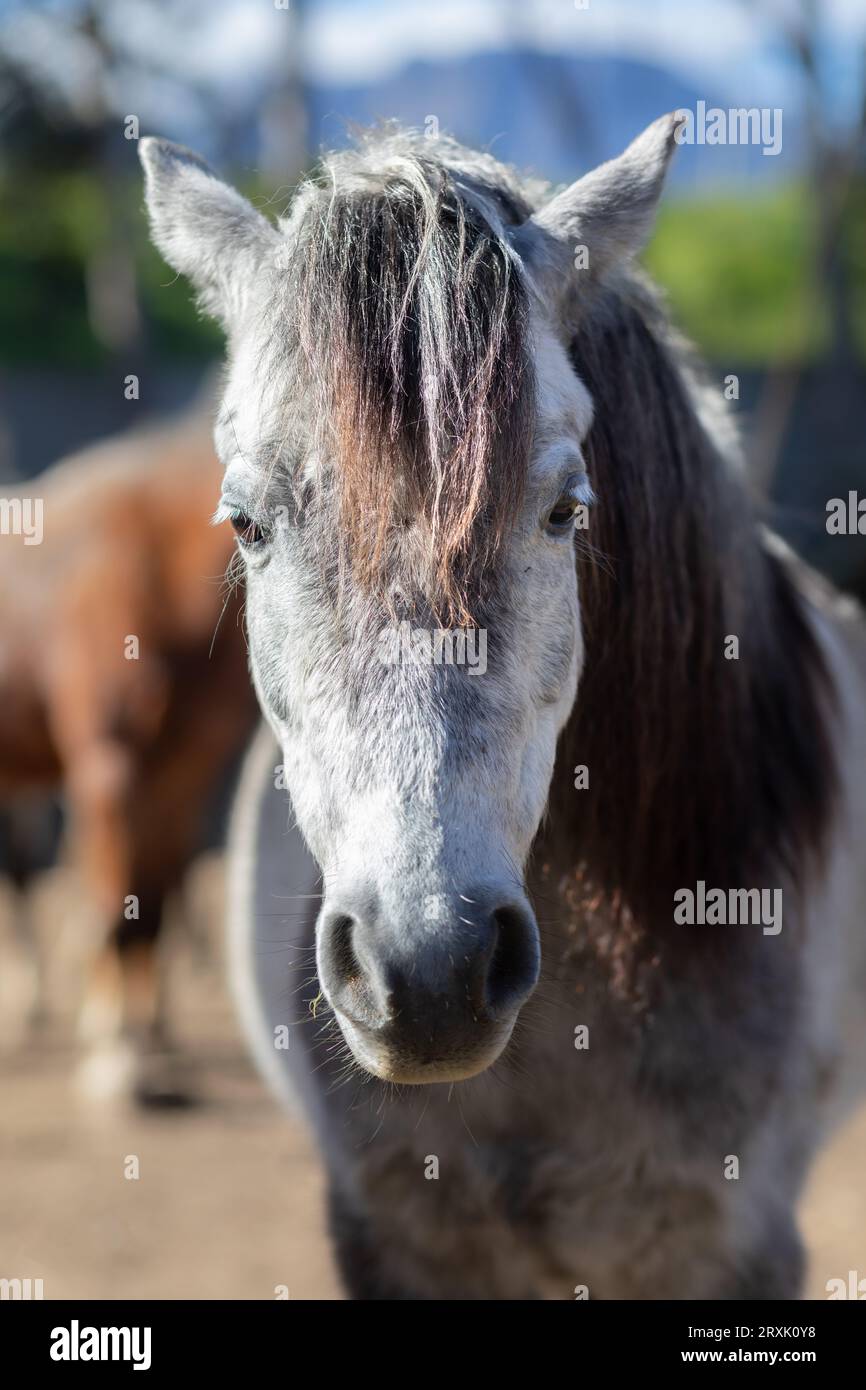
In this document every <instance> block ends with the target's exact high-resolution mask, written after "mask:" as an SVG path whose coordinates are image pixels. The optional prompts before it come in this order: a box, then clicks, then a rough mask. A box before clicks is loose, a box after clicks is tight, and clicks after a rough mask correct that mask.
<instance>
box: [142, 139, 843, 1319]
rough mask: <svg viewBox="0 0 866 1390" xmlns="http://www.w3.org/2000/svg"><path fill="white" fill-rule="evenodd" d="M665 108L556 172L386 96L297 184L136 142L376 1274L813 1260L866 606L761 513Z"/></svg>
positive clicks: (739, 1285) (344, 1158)
mask: <svg viewBox="0 0 866 1390" xmlns="http://www.w3.org/2000/svg"><path fill="white" fill-rule="evenodd" d="M677 130H678V127H677V121H676V118H675V117H665V118H663V119H661V120H659V121H657V122H655V123H654V124H653V125H652V126H650V128H649V129H648V130H647V131H646V132H645V133H644V134H643V135H642V136H640V138H639V139H638V140H636V141H635V142H634V144H632V145H631V146H630V147H629V149H628V150H626V152H625V153H624V154H623V155H622V156H621V157H620V158H618V159H615V160H613V161H611V162H610V163H608V164H605V165H602V166H601V167H600V168H598V169H596V170H595V171H593V172H592V173H590V174H588V175H587V176H586V177H584V178H582V179H581V180H579V181H578V182H577V183H575V184H574V185H573V186H571V187H570V188H567V189H565V190H564V191H563V192H559V193H557V194H556V195H555V196H552V195H551V193H550V191H549V190H548V189H546V188H544V187H542V186H540V185H535V184H529V183H526V182H521V181H519V180H518V179H517V178H516V177H515V175H514V174H513V173H512V172H511V171H509V170H508V169H506V168H504V167H503V166H502V165H501V164H499V163H497V162H496V161H495V160H494V159H492V158H491V157H490V156H489V155H485V154H478V153H474V152H472V151H469V150H466V149H464V148H462V147H460V146H459V145H457V144H456V143H454V142H452V141H450V140H447V139H429V138H425V137H422V136H420V135H415V134H412V133H409V132H405V131H401V130H399V129H395V128H393V127H386V128H384V129H382V130H380V131H377V132H374V133H372V134H370V135H369V136H367V137H364V138H362V139H361V140H360V141H359V143H358V145H357V147H356V148H354V149H352V150H351V151H349V152H344V153H339V154H333V155H330V156H329V157H327V158H326V159H325V160H324V161H323V162H322V164H321V167H320V168H319V170H318V172H317V173H316V174H315V175H314V176H313V177H312V178H310V179H309V180H307V181H306V182H304V183H303V184H302V185H301V187H300V188H299V190H298V191H297V193H296V195H295V196H294V198H293V200H292V204H291V207H290V209H289V211H288V214H287V216H286V217H285V218H284V219H282V220H281V221H280V222H279V224H278V225H274V224H272V223H271V222H270V221H268V220H267V219H265V218H264V217H263V216H262V215H261V214H260V213H259V212H258V211H256V210H255V209H254V208H253V207H251V206H250V204H249V203H248V202H247V201H245V200H244V199H243V198H242V197H241V196H240V195H239V194H238V193H237V192H235V191H234V190H233V189H231V188H229V187H227V186H226V185H225V184H223V183H222V182H220V181H219V180H218V179H217V178H216V177H215V175H214V174H213V173H212V172H211V171H210V170H209V169H208V168H207V166H206V165H204V164H203V163H202V162H201V161H200V160H199V159H198V158H197V157H196V156H194V155H192V154H190V153H189V152H188V151H186V150H183V149H181V148H179V147H177V146H175V145H171V144H168V143H166V142H163V141H160V140H154V139H149V140H145V141H142V144H141V155H142V159H143V163H144V166H145V170H146V175H147V199H148V206H149V212H150V218H151V223H152V230H153V236H154V239H155V241H156V244H157V246H158V247H159V248H160V249H161V251H162V252H163V254H164V255H165V257H166V259H167V260H168V261H169V263H170V264H171V265H172V266H173V267H174V268H175V269H176V270H177V271H179V272H181V273H183V274H184V275H187V276H188V277H189V278H190V279H191V281H192V282H193V284H194V286H195V288H196V290H197V292H198V295H199V298H200V301H201V303H202V305H203V306H204V308H205V309H206V310H207V311H208V312H210V313H212V314H214V315H216V316H217V317H218V318H219V319H220V320H221V322H222V324H223V325H224V327H225V330H226V333H227V338H228V345H229V346H228V354H229V361H228V371H227V376H226V385H225V393H224V400H223V405H222V409H221V411H220V415H219V419H218V421H217V426H216V440H217V446H218V450H219V453H220V455H221V457H222V460H223V462H224V464H225V482H224V488H223V499H222V504H221V508H220V512H219V513H218V515H219V516H220V517H222V518H225V519H227V520H230V521H231V523H232V524H233V525H234V527H235V530H236V532H237V537H238V547H239V550H240V553H241V555H242V556H243V565H244V569H245V571H246V588H247V623H248V629H249V643H250V652H251V664H252V672H253V679H254V681H255V685H256V689H257V692H258V696H259V700H260V702H261V706H262V709H263V711H264V713H265V716H266V720H267V723H268V725H269V726H270V729H269V731H267V732H265V733H263V734H262V735H261V736H260V739H259V742H258V743H257V745H256V746H255V748H254V750H253V752H252V753H251V755H250V759H249V761H248V766H247V772H246V776H245V781H244V785H243V787H242V790H241V794H240V800H239V804H238V809H237V813H236V822H235V837H234V838H235V850H234V880H233V887H232V904H231V921H232V928H231V931H232V938H231V940H232V974H233V978H234V982H235V988H236V993H237V996H238V998H239V1001H240V1006H241V1011H242V1015H243V1017H244V1020H245V1023H246V1026H247V1028H248V1031H249V1035H250V1038H251V1041H252V1045H253V1047H254V1049H255V1051H256V1053H257V1055H258V1057H259V1060H260V1062H261V1064H262V1066H263V1068H264V1069H265V1071H266V1073H267V1074H268V1075H269V1077H270V1078H271V1079H272V1081H273V1083H274V1085H275V1086H276V1087H277V1088H278V1090H279V1091H280V1092H281V1093H282V1094H283V1095H284V1096H286V1097H287V1098H289V1097H294V1098H296V1099H297V1098H300V1099H301V1101H302V1102H303V1108H304V1109H305V1111H306V1113H307V1115H308V1117H309V1119H310V1120H311V1123H312V1125H313V1128H314V1130H315V1133H316V1135H317V1138H318V1141H319V1144H320V1146H321V1149H322V1153H323V1156H324V1160H325V1163H326V1165H327V1171H328V1178H329V1191H330V1214H331V1226H332V1232H333V1236H334V1240H335V1243H336V1250H337V1256H338V1260H339V1264H340V1268H341V1271H342V1274H343V1277H344V1280H345V1284H346V1286H347V1289H348V1291H349V1292H350V1294H352V1295H353V1296H355V1297H359V1298H389V1299H390V1298H434V1299H439V1298H457V1299H473V1298H502V1299H510V1298H520V1299H522V1298H538V1297H554V1298H574V1297H586V1296H589V1297H592V1298H650V1299H653V1298H780V1297H781V1298H790V1297H795V1296H796V1295H797V1293H798V1290H799V1288H800V1283H801V1273H802V1263H803V1260H802V1253H801V1246H800V1241H799V1237H798V1234H797V1229H796V1223H795V1219H794V1207H795V1201H796V1197H797V1194H798V1191H799V1189H800V1186H801V1183H802V1180H803V1177H804V1173H805V1170H806V1167H807V1163H808V1159H809V1156H810V1154H811V1152H812V1150H813V1149H814V1147H815V1145H816V1143H817V1140H818V1137H819V1134H820V1128H821V1124H822V1115H823V1113H824V1111H825V1109H826V1104H825V1102H826V1098H827V1097H828V1095H829V1094H830V1093H831V1091H832V1089H833V1087H832V1083H833V1081H834V1076H835V1073H836V1072H837V1070H838V1059H839V1054H840V1045H839V1038H840V1035H841V1031H842V1027H843V1024H844V998H843V990H842V986H843V983H844V982H845V980H846V978H850V977H851V972H852V971H853V970H854V968H855V967H854V966H853V965H852V963H851V962H852V958H851V956H850V955H849V950H850V948H851V947H852V945H855V944H857V943H858V941H859V945H860V956H862V953H863V952H862V946H863V936H864V933H863V931H862V903H863V901H864V897H863V894H864V886H866V885H864V881H863V864H864V861H866V856H864V854H863V841H862V828H863V827H864V825H866V800H864V797H866V779H864V777H863V772H864V769H866V699H864V696H866V633H864V625H863V623H862V621H861V618H860V616H859V613H858V612H857V611H856V610H854V609H852V608H850V607H849V608H845V607H844V606H843V605H842V603H841V601H840V600H838V599H837V598H836V597H835V596H834V595H833V594H832V593H829V592H827V591H826V590H825V589H824V588H823V586H822V585H820V584H819V582H818V581H817V580H816V579H815V578H814V577H813V576H811V575H809V574H807V573H806V572H805V571H804V570H803V568H802V567H801V566H799V565H798V564H797V563H796V562H795V561H794V560H793V559H792V557H791V556H790V555H788V554H787V553H786V552H785V551H784V550H783V549H782V547H781V546H780V544H779V543H778V542H777V541H776V540H775V539H774V538H773V537H772V536H770V535H768V534H766V533H765V532H764V531H763V530H762V528H761V527H760V526H759V524H758V523H757V521H756V520H755V518H754V516H753V512H752V509H751V506H750V503H749V500H748V498H747V494H746V490H745V488H744V485H743V482H742V480H741V478H740V476H739V468H738V463H737V457H736V441H735V438H734V434H733V431H732V429H731V427H730V425H729V422H728V421H727V419H726V418H725V415H724V406H723V403H720V402H719V395H720V392H719V391H718V390H715V391H711V390H709V389H708V388H707V386H706V385H702V384H700V381H699V377H698V374H697V373H696V370H695V368H694V366H693V365H692V363H691V361H690V359H689V358H688V356H687V354H686V352H685V351H684V348H683V346H682V344H681V343H680V342H679V341H678V340H677V339H676V338H675V337H674V335H673V334H672V332H671V330H670V328H669V327H668V325H667V323H666V320H665V316H664V314H663V312H662V310H661V308H660V306H659V304H658V301H657V298H656V296H655V294H654V293H653V290H652V288H651V286H649V285H648V284H647V282H646V280H645V278H644V277H643V276H642V275H641V274H640V273H639V271H638V270H637V269H636V268H635V267H634V265H633V264H632V261H633V257H634V255H635V253H636V252H637V251H638V250H639V249H640V248H641V246H642V245H643V243H644V241H645V239H646V237H647V236H648V234H649V230H650V226H651V222H652V217H653V213H654V209H655V206H656V203H657V201H658V199H659V196H660V193H661V189H662V185H663V182H664V176H665V171H666V168H667V165H668V162H669V159H670V156H671V154H672V152H673V148H674V145H675V143H676V137H677ZM213 698H214V699H215V700H218V699H219V691H218V690H214V692H213ZM286 789H287V790H288V793H289V797H290V801H289V799H288V798H287V795H286ZM295 825H297V827H298V829H295ZM298 832H300V834H299V833H298ZM301 836H302V837H303V839H301ZM858 837H859V843H858ZM307 847H308V848H307ZM858 968H859V967H858Z"/></svg>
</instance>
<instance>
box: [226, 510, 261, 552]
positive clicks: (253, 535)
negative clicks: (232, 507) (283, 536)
mask: <svg viewBox="0 0 866 1390" xmlns="http://www.w3.org/2000/svg"><path fill="white" fill-rule="evenodd" d="M229 520H230V521H231V524H232V527H233V528H234V533H235V535H236V536H237V538H238V540H239V541H240V543H241V545H243V546H246V548H247V549H248V550H253V549H255V547H256V546H258V545H263V544H264V543H265V541H266V540H267V538H268V537H267V532H266V531H265V528H264V527H263V526H262V525H261V524H260V523H259V522H258V521H254V520H253V518H252V517H251V516H247V514H246V512H232V514H231V516H230V518H229Z"/></svg>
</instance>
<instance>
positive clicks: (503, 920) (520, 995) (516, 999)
mask: <svg viewBox="0 0 866 1390" xmlns="http://www.w3.org/2000/svg"><path fill="white" fill-rule="evenodd" d="M491 921H492V924H493V927H494V929H495V931H496V944H495V946H494V948H493V954H492V956H491V957H490V962H489V964H488V966H487V975H486V979H485V990H484V992H485V1001H486V1003H487V1007H488V1009H489V1010H490V1012H491V1013H492V1014H496V1013H503V1012H507V1011H510V1010H512V1009H515V1008H518V1007H519V1006H520V1005H521V1004H522V1003H523V1002H524V1000H525V999H526V996H527V995H528V994H529V992H530V991H531V990H532V989H533V987H534V985H535V983H536V980H537V978H538V964H539V960H538V942H537V938H536V932H535V925H534V922H533V920H532V919H531V918H530V916H529V914H528V913H527V912H526V911H525V910H524V909H522V908H520V907H517V906H515V905H508V906H506V907H498V908H496V909H495V911H494V912H493V914H492V917H491Z"/></svg>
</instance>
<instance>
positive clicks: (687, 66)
mask: <svg viewBox="0 0 866 1390" xmlns="http://www.w3.org/2000/svg"><path fill="white" fill-rule="evenodd" d="M292 4H293V6H294V8H295V10H296V11H297V13H302V14H303V15H304V20H305V25H304V36H303V50H302V61H303V67H304V70H305V72H306V73H307V75H308V77H309V78H310V79H311V80H312V81H314V82H319V83H324V84H326V85H338V86H354V85H356V84H369V83H373V84H375V82H376V81H377V80H380V79H381V78H382V77H384V76H387V75H388V74H390V73H392V72H394V71H396V70H399V69H400V68H401V67H403V66H404V65H405V64H406V63H407V62H410V61H412V60H413V59H418V58H425V59H428V60H436V59H439V60H442V61H443V62H444V61H447V60H448V59H449V58H459V57H463V56H465V55H466V54H468V53H472V52H477V51H479V50H483V51H491V50H492V51H497V50H499V51H501V50H507V49H509V48H514V47H522V48H533V49H536V50H539V51H541V52H549V53H569V52H573V53H575V54H579V55H582V56H584V57H589V56H591V55H593V54H618V55H620V56H623V57H630V58H638V59H641V60H642V61H644V62H648V63H652V64H655V65H657V66H660V67H663V68H666V69H667V70H669V71H671V72H674V73H676V74H680V75H683V76H687V77H688V78H689V80H690V82H691V83H692V84H693V85H697V86H700V85H701V84H703V83H705V84H706V86H707V90H708V91H712V92H714V93H720V94H723V95H724V96H725V97H727V100H728V101H729V103H730V104H731V105H755V104H757V105H761V106H785V107H790V106H796V105H798V104H799V102H800V100H801V84H800V80H799V75H798V71H797V67H796V63H795V61H794V59H793V57H792V56H791V53H790V51H789V49H788V48H787V47H786V45H785V43H784V42H783V40H782V39H781V36H780V29H779V27H778V25H776V24H773V23H772V22H771V21H770V19H769V18H768V16H770V15H774V14H777V15H785V14H786V13H787V14H790V13H796V12H797V11H798V9H799V5H798V3H797V0H589V3H588V7H587V8H586V9H578V8H577V7H576V5H575V0H304V3H303V4H302V5H300V4H298V0H292ZM76 7H77V0H47V3H45V0H42V3H40V0H27V3H26V4H21V3H16V0H0V33H2V34H3V36H4V37H5V38H7V40H9V41H11V42H12V43H16V42H18V43H20V42H24V43H25V44H27V45H28V46H29V48H30V50H31V51H33V50H36V51H37V52H38V54H39V60H40V62H42V63H43V64H44V65H45V66H46V67H51V66H53V67H54V68H55V69H56V73H57V79H58V81H60V82H61V83H62V82H64V81H67V82H68V81H72V80H74V79H75V74H76V64H86V55H84V54H83V53H79V54H77V55H76V54H74V53H70V52H69V51H68V49H67V48H66V46H65V45H58V44H56V42H55V43H52V39H54V40H56V37H57V26H56V23H55V22H54V21H53V20H52V19H51V18H50V15H51V13H52V11H54V12H56V11H67V12H69V11H73V10H75V8H76ZM175 9H176V10H177V11H178V12H179V13H182V12H184V11H185V12H186V15H187V21H186V23H184V24H181V25H179V26H178V27H177V29H176V34H177V41H172V40H171V38H169V40H168V41H167V38H166V34H167V29H166V23H167V21H166V15H167V14H168V15H171V14H172V12H173V11H174V10H175ZM819 9H820V13H821V22H822V26H823V32H824V35H825V44H824V47H823V50H822V78H823V86H824V92H825V100H826V104H827V108H828V112H829V114H830V115H831V117H832V119H833V120H835V121H838V122H839V123H840V124H842V125H844V124H846V123H848V122H849V121H851V120H853V119H854V118H855V116H856V112H857V109H858V103H859V101H860V99H861V98H860V93H861V90H862V75H863V62H864V51H866V0H819ZM108 13H109V14H110V17H111V23H112V25H113V26H115V27H116V29H117V31H118V33H122V36H123V38H124V41H125V42H126V43H128V44H129V45H130V46H131V47H132V49H133V50H134V51H136V52H141V53H142V54H149V55H150V56H151V57H152V58H153V59H154V60H155V62H156V63H157V64H161V65H163V67H164V70H165V75H166V78H167V79H172V80H173V82H174V87H175V93H174V98H173V101H174V102H175V103H180V104H181V105H182V103H183V99H182V95H179V94H178V88H182V86H183V83H184V81H186V82H187V83H188V82H191V81H198V82H202V83H204V84H205V85H213V86H214V87H216V88H218V89H219V90H220V91H223V92H225V94H226V100H227V101H229V102H232V101H236V102H237V103H239V104H243V103H244V102H249V101H251V100H252V101H254V100H255V93H256V90H257V85H258V86H259V87H261V86H262V85H263V84H266V83H267V81H268V80H270V81H273V80H275V78H276V77H277V76H278V75H279V73H280V72H281V71H282V70H284V69H285V66H286V64H287V61H288V54H289V52H290V50H291V49H292V48H293V47H296V39H295V37H294V35H295V30H294V24H293V20H294V15H293V14H292V13H289V14H288V15H287V14H286V12H285V11H282V10H277V9H276V6H275V4H274V0H200V3H198V4H196V5H194V6H191V5H189V4H187V5H186V6H184V5H183V4H181V5H179V6H177V7H173V6H171V5H167V6H157V5H154V4H153V3H146V2H145V3H143V2H142V0H112V3H111V5H110V8H109V10H108ZM189 16H192V19H191V21H190V19H189ZM10 23H11V30H10ZM22 36H23V38H22ZM61 49H63V50H65V51H61ZM125 80H127V81H129V82H131V80H132V79H131V78H126V79H125ZM169 99H170V94H169V92H168V91H166V100H167V101H168V100H169ZM118 100H119V101H120V104H121V105H124V100H123V97H122V96H121V95H119V96H118ZM177 115H178V117H180V116H181V111H180V110H178V111H177Z"/></svg>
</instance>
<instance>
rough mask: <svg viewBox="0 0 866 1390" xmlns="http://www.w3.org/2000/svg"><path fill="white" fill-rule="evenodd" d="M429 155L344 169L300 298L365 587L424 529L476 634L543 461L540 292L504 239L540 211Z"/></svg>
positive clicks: (448, 598)
mask: <svg viewBox="0 0 866 1390" xmlns="http://www.w3.org/2000/svg"><path fill="white" fill-rule="evenodd" d="M424 145H425V142H424V140H423V139H421V140H419V141H416V142H414V143H413V142H412V141H411V140H410V139H408V138H407V137H406V136H405V135H404V136H402V137H401V139H400V142H399V145H397V146H395V145H394V144H393V142H391V143H389V140H388V139H387V138H386V139H384V140H382V141H379V142H378V143H377V142H376V141H375V140H368V142H367V145H366V146H364V147H362V149H361V150H360V151H359V152H353V153H351V154H349V155H343V156H335V157H332V158H331V159H330V160H329V162H328V166H327V168H326V171H325V174H326V183H327V186H321V185H318V184H311V185H308V187H307V189H306V190H305V193H304V196H303V199H302V202H304V203H305V204H306V211H305V214H304V218H303V222H302V224H301V227H300V243H299V247H298V253H297V255H296V258H295V263H296V279H295V284H294V286H293V291H292V293H293V297H294V299H295V302H296V308H297V312H298V318H299V345H300V349H301V361H302V363H303V371H304V374H305V376H306V378H307V380H308V381H310V382H314V383H317V384H318V386H319V390H324V392H325V398H324V400H323V401H322V402H321V409H320V410H319V411H318V414H319V418H320V421H325V420H327V421H328V426H329V428H331V430H332V434H331V437H330V438H329V441H328V444H329V447H330V451H331V452H332V454H333V455H334V456H335V458H336V464H337V466H336V469H335V478H336V482H337V486H338V488H339V491H340V513H341V526H340V531H341V535H342V537H343V539H344V541H345V544H346V546H347V549H348V551H349V554H350V556H351V563H352V568H353V573H354V574H355V575H356V576H357V577H359V578H360V579H361V581H362V582H366V583H368V584H369V583H373V582H376V581H377V580H380V579H382V578H386V577H387V573H388V568H389V556H390V554H391V551H392V548H393V544H394V542H395V537H396V538H399V536H400V532H401V529H403V528H404V527H405V526H406V524H407V523H408V522H410V521H418V520H420V522H421V524H422V525H423V526H424V528H425V532H426V535H427V542H428V543H427V545H426V549H427V551H428V553H429V554H431V555H434V556H435V571H434V573H433V574H432V575H431V576H430V581H431V582H430V590H431V596H432V597H433V599H434V602H435V603H436V604H437V606H438V607H439V608H440V610H441V611H442V612H443V614H446V615H448V616H449V617H450V619H451V620H452V621H463V622H465V621H467V620H468V619H469V610H470V608H471V606H472V601H473V594H474V591H475V590H476V589H477V587H478V584H479V583H480V580H481V577H482V576H483V574H484V572H485V569H486V568H487V567H488V565H489V561H490V559H491V556H492V554H493V553H494V552H495V550H496V549H497V547H498V545H499V543H500V541H501V539H502V537H503V535H504V534H505V532H506V530H507V528H508V526H509V525H510V523H511V520H512V518H513V516H514V515H515V512H516V510H517V508H518V507H519V504H520V497H521V492H522V488H523V483H524V479H525V475H526V469H527V464H528V458H529V449H530V444H531V429H532V420H533V374H532V369H531V361H530V358H529V355H528V352H527V341H526V338H527V328H526V325H527V295H526V290H525V288H524V285H523V283H522V281H521V278H520V275H519V273H518V270H517V266H516V264H515V259H514V255H513V252H512V250H511V249H510V246H509V244H508V241H507V238H506V237H505V235H504V230H503V229H504V226H505V225H506V224H507V223H508V221H510V220H514V219H519V217H520V216H523V215H525V214H526V212H527V211H528V207H523V206H521V205H519V203H518V200H517V196H516V195H515V194H514V193H512V192H510V191H509V190H508V189H507V188H506V187H504V186H503V187H500V186H497V185H496V183H495V182H494V181H492V180H487V181H485V180H481V181H479V180H478V179H472V178H470V177H468V176H466V175H465V174H461V172H460V171H459V170H458V169H451V168H449V167H448V166H447V164H445V163H443V162H442V161H441V153H440V155H439V156H438V157H434V155H433V153H432V149H433V147H432V146H431V145H430V144H429V142H427V145H428V149H427V150H425V149H424ZM428 151H429V152H428ZM490 164H491V168H492V169H493V170H497V169H498V167H499V166H496V165H495V164H494V163H493V161H490Z"/></svg>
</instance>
